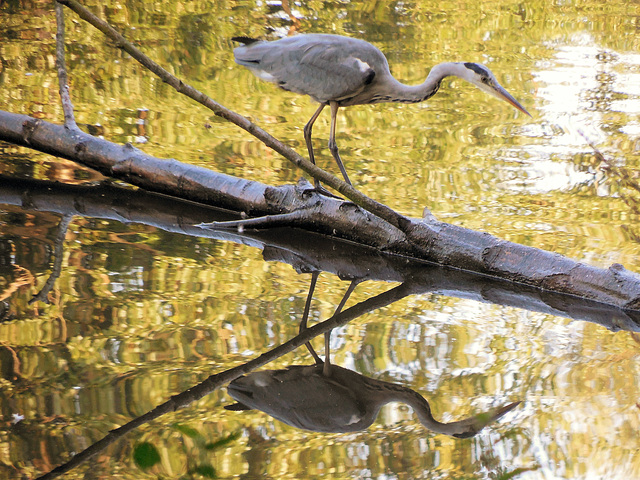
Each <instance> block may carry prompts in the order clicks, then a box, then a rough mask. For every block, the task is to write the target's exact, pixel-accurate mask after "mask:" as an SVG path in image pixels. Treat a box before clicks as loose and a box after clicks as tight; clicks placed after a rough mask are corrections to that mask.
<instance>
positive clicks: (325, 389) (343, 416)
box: [225, 352, 520, 438]
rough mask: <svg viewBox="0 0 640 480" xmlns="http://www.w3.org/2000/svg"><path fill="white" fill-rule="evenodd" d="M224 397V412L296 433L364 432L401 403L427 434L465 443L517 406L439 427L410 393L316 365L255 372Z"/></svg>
mask: <svg viewBox="0 0 640 480" xmlns="http://www.w3.org/2000/svg"><path fill="white" fill-rule="evenodd" d="M327 353H328V352H327ZM327 358H328V357H327ZM227 391H228V393H229V395H230V396H231V397H232V398H233V399H234V400H236V402H238V403H235V404H232V405H227V406H225V409H227V410H233V411H239V410H251V409H256V410H260V411H262V412H264V413H266V414H268V415H270V416H272V417H274V418H276V419H278V420H280V421H281V422H283V423H286V424H287V425H291V426H293V427H296V428H302V429H304V430H312V431H316V432H334V433H344V432H355V431H359V430H364V429H366V428H368V427H369V426H370V425H371V424H372V423H373V422H374V421H375V419H376V417H377V416H378V412H379V411H380V409H381V408H382V406H383V405H385V404H387V403H390V402H402V403H405V404H407V405H409V406H410V407H411V408H412V409H413V411H414V413H415V414H416V416H417V417H418V420H419V421H420V423H421V424H422V425H423V426H424V427H425V428H427V429H429V430H431V431H433V432H436V433H442V434H446V435H450V436H453V437H457V438H468V437H472V436H474V435H476V434H477V433H478V432H480V430H482V429H483V428H484V427H485V426H487V425H488V424H490V423H492V422H494V421H496V420H498V419H499V418H500V417H502V416H503V415H505V414H506V413H507V412H510V411H511V410H513V409H514V408H515V407H516V406H517V405H519V404H520V402H513V403H509V404H506V405H503V406H501V407H498V408H494V409H492V410H490V411H488V412H484V413H480V414H477V415H474V416H472V417H469V418H466V419H464V420H459V421H455V422H450V423H443V422H439V421H438V420H436V419H435V418H434V417H433V414H432V413H431V407H430V406H429V402H428V401H427V400H425V398H424V397H423V396H422V395H420V394H419V393H417V392H415V391H413V390H411V389H410V388H408V387H404V386H402V385H397V384H394V383H389V382H384V381H382V380H375V379H373V378H368V377H365V376H363V375H360V374H359V373H357V372H354V371H352V370H347V369H346V368H343V367H340V366H337V365H331V369H330V371H329V373H328V374H327V373H326V372H325V368H324V366H323V365H322V364H319V363H316V364H315V365H292V366H289V367H287V368H285V369H282V370H261V371H258V372H253V373H250V374H248V375H244V376H242V377H238V378H236V379H235V380H234V381H232V382H231V383H230V384H229V386H228V388H227Z"/></svg>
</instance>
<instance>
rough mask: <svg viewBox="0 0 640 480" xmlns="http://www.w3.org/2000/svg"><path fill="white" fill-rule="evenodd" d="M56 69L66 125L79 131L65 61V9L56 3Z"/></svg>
mask: <svg viewBox="0 0 640 480" xmlns="http://www.w3.org/2000/svg"><path fill="white" fill-rule="evenodd" d="M56 24H57V29H56V67H57V69H58V84H59V86H60V100H61V102H62V110H63V111H64V125H65V127H66V128H68V129H69V130H75V131H79V130H80V129H79V128H78V125H77V124H76V119H75V116H74V114H73V103H71V96H70V95H69V79H68V77H67V65H66V63H65V60H64V8H63V7H62V5H61V4H59V3H57V2H56Z"/></svg>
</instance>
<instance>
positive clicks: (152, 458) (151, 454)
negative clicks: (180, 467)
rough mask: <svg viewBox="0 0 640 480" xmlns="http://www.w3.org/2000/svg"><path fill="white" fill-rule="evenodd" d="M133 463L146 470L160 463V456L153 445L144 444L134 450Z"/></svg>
mask: <svg viewBox="0 0 640 480" xmlns="http://www.w3.org/2000/svg"><path fill="white" fill-rule="evenodd" d="M133 461H134V462H136V465H137V466H138V467H140V468H141V469H143V470H146V469H148V468H151V467H153V466H154V465H155V464H156V463H158V462H160V454H159V453H158V449H157V448H156V447H155V446H154V445H153V444H151V443H149V442H142V443H139V444H138V445H136V447H135V448H134V449H133Z"/></svg>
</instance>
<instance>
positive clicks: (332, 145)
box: [329, 102, 351, 185]
mask: <svg viewBox="0 0 640 480" xmlns="http://www.w3.org/2000/svg"><path fill="white" fill-rule="evenodd" d="M329 105H331V131H330V133H329V151H330V152H331V155H333V158H334V159H335V161H336V163H337V164H338V168H339V169H340V171H341V172H342V176H343V177H344V181H345V182H347V183H348V184H349V185H351V180H349V176H348V175H347V170H346V169H345V168H344V164H343V163H342V159H341V158H340V154H339V153H338V145H336V117H337V115H338V108H339V107H338V102H329Z"/></svg>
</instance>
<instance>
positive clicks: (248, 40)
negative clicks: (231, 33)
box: [231, 37, 260, 45]
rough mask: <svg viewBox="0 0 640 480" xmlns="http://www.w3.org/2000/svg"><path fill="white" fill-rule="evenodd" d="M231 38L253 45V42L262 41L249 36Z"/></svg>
mask: <svg viewBox="0 0 640 480" xmlns="http://www.w3.org/2000/svg"><path fill="white" fill-rule="evenodd" d="M231 40H232V41H234V42H238V43H241V44H243V45H251V44H252V43H256V42H259V41H260V40H257V39H255V38H249V37H232V38H231Z"/></svg>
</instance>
